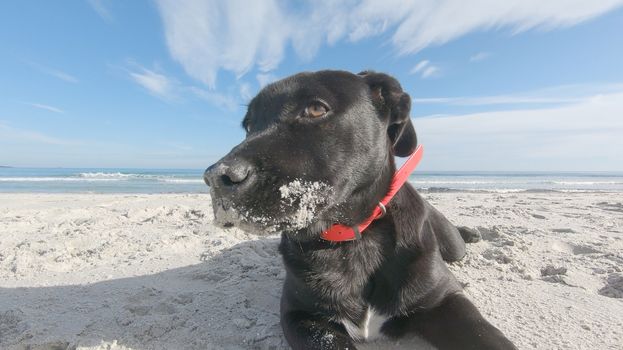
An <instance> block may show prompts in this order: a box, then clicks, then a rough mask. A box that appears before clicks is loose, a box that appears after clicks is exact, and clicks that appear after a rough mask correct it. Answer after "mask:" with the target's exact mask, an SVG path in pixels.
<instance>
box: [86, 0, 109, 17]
mask: <svg viewBox="0 0 623 350" xmlns="http://www.w3.org/2000/svg"><path fill="white" fill-rule="evenodd" d="M105 2H106V1H105V0H89V5H91V7H92V8H93V10H95V12H97V14H98V15H99V16H100V17H102V19H104V20H105V21H111V20H112V13H111V12H110V10H109V9H108V6H107V5H106V4H105Z"/></svg>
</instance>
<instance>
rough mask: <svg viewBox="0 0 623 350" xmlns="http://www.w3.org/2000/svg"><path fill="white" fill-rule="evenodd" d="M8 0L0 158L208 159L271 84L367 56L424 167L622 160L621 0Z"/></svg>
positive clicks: (588, 166)
mask: <svg viewBox="0 0 623 350" xmlns="http://www.w3.org/2000/svg"><path fill="white" fill-rule="evenodd" d="M292 4H293V3H292V2H290V3H288V2H284V1H254V2H245V1H227V2H225V1H223V2H217V1H183V2H180V1H173V0H162V1H155V2H152V1H105V0H100V1H97V0H93V1H65V2H62V3H59V2H52V1H12V2H10V1H3V2H0V50H1V51H2V55H0V165H3V164H4V165H12V166H27V167H57V166H60V167H150V168H205V167H206V166H208V165H209V164H211V163H212V162H213V161H215V160H217V159H218V158H220V157H221V156H222V155H224V154H225V153H226V152H227V151H228V150H229V149H230V148H231V147H232V146H234V145H236V144H237V143H239V142H240V141H241V140H242V139H243V137H244V133H243V131H242V129H241V128H240V120H241V119H242V116H243V115H244V112H245V104H246V103H247V102H248V101H249V99H250V98H251V97H252V96H253V95H254V94H255V93H257V91H258V90H259V89H260V88H261V86H263V85H264V84H266V83H267V82H270V81H272V80H275V79H279V78H282V77H285V76H288V75H290V74H293V73H296V72H299V71H306V70H319V69H326V68H330V69H345V70H349V71H352V72H358V71H361V70H364V69H374V70H377V71H382V72H387V73H389V74H392V75H394V76H396V77H397V78H398V79H399V80H400V81H401V83H402V84H403V87H404V88H405V90H407V91H408V92H409V93H410V94H411V96H412V97H413V99H414V103H413V111H412V117H413V118H414V123H415V126H416V130H417V131H418V136H419V139H420V141H421V142H422V143H423V144H424V145H425V147H426V155H425V158H424V160H423V162H422V169H424V170H494V171H495V170H509V171H512V170H542V171H583V170H584V171H623V64H621V62H623V35H622V33H623V1H621V0H612V1H610V0H604V1H590V2H589V1H584V0H581V1H580V0H564V1H563V0H552V1H547V2H543V1H532V0H507V1H503V2H500V1H485V0H478V1H461V0H452V1H450V0H448V1H438V2H430V1H425V0H413V1H394V0H385V1H343V2H333V1H308V2H296V5H292Z"/></svg>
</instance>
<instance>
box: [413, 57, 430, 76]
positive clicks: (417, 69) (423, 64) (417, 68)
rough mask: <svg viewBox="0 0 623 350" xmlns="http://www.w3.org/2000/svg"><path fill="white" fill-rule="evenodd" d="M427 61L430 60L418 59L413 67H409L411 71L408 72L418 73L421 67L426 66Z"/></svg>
mask: <svg viewBox="0 0 623 350" xmlns="http://www.w3.org/2000/svg"><path fill="white" fill-rule="evenodd" d="M429 63H430V62H429V61H428V60H423V61H420V62H418V63H417V64H416V65H415V67H413V68H412V69H411V71H410V72H409V73H411V74H417V73H419V72H420V71H422V69H424V68H426V66H428V64H429Z"/></svg>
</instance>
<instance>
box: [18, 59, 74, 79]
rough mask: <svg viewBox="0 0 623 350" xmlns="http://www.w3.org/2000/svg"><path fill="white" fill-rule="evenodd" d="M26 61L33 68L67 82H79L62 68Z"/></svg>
mask: <svg viewBox="0 0 623 350" xmlns="http://www.w3.org/2000/svg"><path fill="white" fill-rule="evenodd" d="M27 63H28V64H30V65H31V66H33V67H34V68H36V69H37V70H39V71H40V72H42V73H45V74H47V75H51V76H53V77H55V78H57V79H60V80H63V81H66V82H68V83H74V84H75V83H78V82H79V80H78V78H76V77H75V76H73V75H71V74H69V73H66V72H63V71H62V70H59V69H54V68H50V67H46V66H44V65H42V64H39V63H35V62H27Z"/></svg>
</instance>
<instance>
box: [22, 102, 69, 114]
mask: <svg viewBox="0 0 623 350" xmlns="http://www.w3.org/2000/svg"><path fill="white" fill-rule="evenodd" d="M26 104H27V105H29V106H32V107H35V108H39V109H43V110H46V111H49V112H54V113H60V114H63V113H65V111H64V110H62V109H60V108H57V107H54V106H50V105H44V104H41V103H26Z"/></svg>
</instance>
